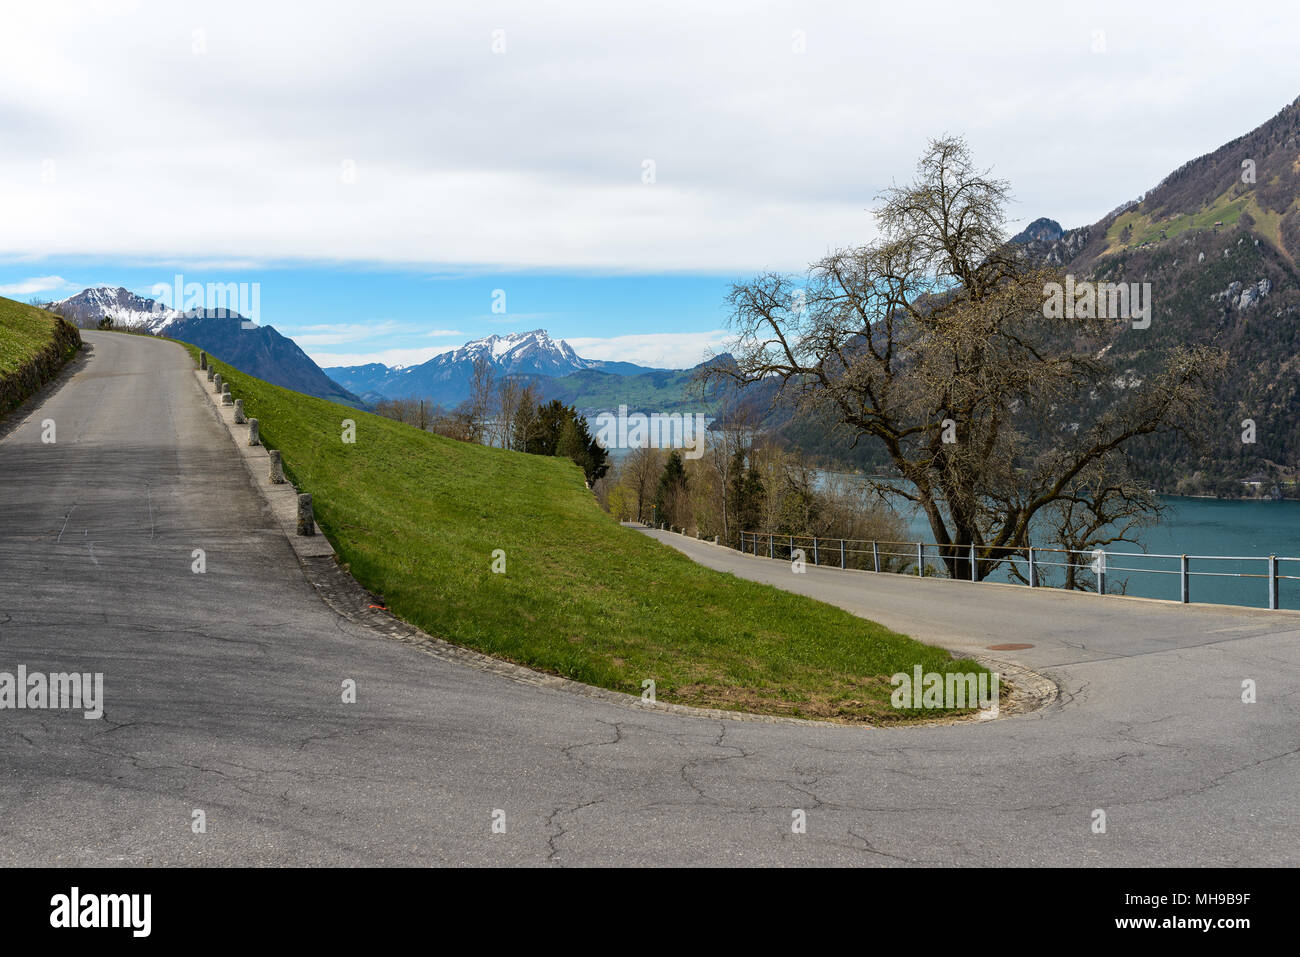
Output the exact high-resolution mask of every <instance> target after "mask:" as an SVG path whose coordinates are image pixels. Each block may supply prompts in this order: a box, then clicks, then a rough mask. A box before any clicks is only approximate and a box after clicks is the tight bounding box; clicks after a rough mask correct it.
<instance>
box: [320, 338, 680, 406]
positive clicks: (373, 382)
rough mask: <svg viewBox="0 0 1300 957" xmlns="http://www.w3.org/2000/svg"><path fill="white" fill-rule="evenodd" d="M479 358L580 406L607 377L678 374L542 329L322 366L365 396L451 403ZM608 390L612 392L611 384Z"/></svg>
mask: <svg viewBox="0 0 1300 957" xmlns="http://www.w3.org/2000/svg"><path fill="white" fill-rule="evenodd" d="M480 359H482V360H484V361H486V362H487V363H488V364H489V365H490V366H491V367H492V371H493V374H494V376H495V377H497V378H500V377H503V376H515V377H518V378H521V379H524V380H526V381H528V382H532V383H533V384H534V385H536V386H537V387H538V388H539V390H541V391H542V393H543V395H544V396H545V398H547V399H548V400H549V399H551V398H561V397H564V398H565V401H566V402H577V403H579V408H580V409H590V408H593V406H592V405H591V404H590V403H591V402H596V403H599V402H600V401H603V400H601V399H598V398H597V397H596V396H597V395H604V394H607V393H610V392H611V384H612V383H622V382H624V381H626V380H631V379H634V378H637V377H640V376H645V375H653V376H659V377H661V378H665V377H666V378H671V377H672V376H674V375H678V374H679V373H678V372H676V371H674V370H668V369H653V368H650V367H647V366H639V365H636V364H635V363H631V362H607V361H604V360H601V359H584V358H582V357H581V356H579V355H578V354H577V353H576V352H575V351H574V350H573V347H572V346H570V345H569V344H568V343H567V342H565V341H564V340H563V339H560V340H556V339H552V338H551V337H550V335H548V334H547V332H546V330H545V329H534V330H532V331H531V332H516V333H511V334H510V335H506V336H500V335H493V336H487V337H486V338H483V339H475V340H473V341H472V342H467V343H465V345H463V346H461V347H460V348H459V349H453V350H451V351H449V352H444V353H442V354H441V355H437V356H434V357H433V358H432V359H430V360H428V361H427V362H423V363H421V364H419V365H415V366H386V365H383V364H382V363H378V362H372V363H369V364H367V365H360V366H331V367H329V368H327V369H325V372H326V374H328V375H329V376H330V377H331V378H332V379H334V380H335V381H336V382H338V383H339V384H340V385H342V386H343V387H344V388H346V389H349V390H351V391H352V392H355V393H357V394H358V395H360V396H361V397H362V398H363V399H365V400H366V401H368V402H378V401H380V400H382V399H429V400H431V401H433V402H435V403H438V404H440V405H445V406H448V407H454V406H456V405H458V404H460V403H461V402H463V401H464V400H465V399H467V398H469V393H470V382H471V379H472V378H473V375H474V364H475V363H476V362H477V361H479V360H480ZM559 383H564V384H563V385H560V384H559ZM613 391H615V392H617V386H613ZM639 391H644V390H643V389H642V390H639ZM615 405H617V403H615Z"/></svg>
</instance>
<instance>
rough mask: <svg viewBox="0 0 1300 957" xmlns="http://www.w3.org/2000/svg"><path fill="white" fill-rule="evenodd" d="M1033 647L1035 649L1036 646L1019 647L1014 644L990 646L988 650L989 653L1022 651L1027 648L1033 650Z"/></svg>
mask: <svg viewBox="0 0 1300 957" xmlns="http://www.w3.org/2000/svg"><path fill="white" fill-rule="evenodd" d="M1032 647H1034V646H1033V645H1018V644H1015V643H1014V642H1013V643H1012V644H1009V645H989V646H988V650H989V651H1021V650H1023V649H1025V648H1032Z"/></svg>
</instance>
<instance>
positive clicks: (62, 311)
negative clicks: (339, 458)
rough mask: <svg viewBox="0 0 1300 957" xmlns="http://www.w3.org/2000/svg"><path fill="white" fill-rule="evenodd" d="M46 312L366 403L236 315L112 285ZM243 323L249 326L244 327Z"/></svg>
mask: <svg viewBox="0 0 1300 957" xmlns="http://www.w3.org/2000/svg"><path fill="white" fill-rule="evenodd" d="M46 308H47V309H49V310H50V311H51V312H55V313H57V314H59V315H61V316H63V317H64V318H65V319H67V320H68V321H70V322H74V323H76V324H78V325H83V326H94V325H95V324H96V323H98V322H99V320H100V319H103V318H105V317H108V318H111V319H112V320H113V322H114V324H115V325H118V326H120V327H124V328H133V329H138V330H140V331H142V332H148V333H150V334H152V335H165V336H168V337H169V338H172V339H180V340H181V341H182V342H189V343H192V344H193V345H196V346H198V347H199V348H200V349H204V350H206V351H207V352H209V353H211V354H212V355H214V356H216V357H217V358H218V359H220V360H222V361H223V362H228V363H230V364H231V365H232V366H234V367H235V368H237V369H239V370H240V371H241V372H246V373H248V374H249V375H251V376H256V377H257V378H259V379H264V380H266V381H267V382H270V383H272V384H274V385H278V386H281V387H283V388H285V389H293V390H294V391H295V392H302V393H304V394H306V395H313V396H317V397H318V398H322V399H329V400H330V401H332V402H342V403H344V404H345V405H351V406H356V407H361V406H363V405H364V403H363V402H362V401H361V399H360V398H359V397H357V396H356V395H354V394H352V393H351V392H349V391H348V390H347V389H345V388H343V387H341V386H340V385H339V384H338V383H336V382H334V381H333V380H332V379H330V377H329V376H327V375H326V374H325V373H324V372H322V371H321V368H320V366H318V365H316V363H314V362H312V360H311V358H310V357H308V355H307V353H305V352H303V351H302V349H300V348H298V344H297V343H296V342H294V341H293V340H292V339H289V338H286V337H285V336H282V335H280V333H278V332H276V331H275V329H274V327H272V326H261V325H252V324H251V323H248V321H247V320H246V319H244V318H243V317H242V316H239V315H237V314H234V313H230V312H227V311H217V310H191V311H189V312H180V311H179V310H176V309H169V308H166V307H164V306H163V305H162V304H161V303H159V302H157V301H156V300H154V299H148V298H145V297H144V296H137V295H136V294H135V293H133V292H130V291H129V290H127V289H123V288H121V287H118V288H113V287H110V286H95V287H92V288H90V289H83V290H82V291H81V292H79V293H77V294H76V295H75V296H69V297H68V298H67V299H61V300H59V301H58V302H53V303H50V304H49V305H48V306H46ZM245 325H248V326H250V328H244V327H245Z"/></svg>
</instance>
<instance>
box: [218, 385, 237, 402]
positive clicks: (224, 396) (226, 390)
mask: <svg viewBox="0 0 1300 957" xmlns="http://www.w3.org/2000/svg"><path fill="white" fill-rule="evenodd" d="M221 404H222V405H234V404H235V397H234V396H233V395H231V394H230V383H229V382H223V383H221Z"/></svg>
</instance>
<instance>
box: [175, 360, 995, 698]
mask: <svg viewBox="0 0 1300 957" xmlns="http://www.w3.org/2000/svg"><path fill="white" fill-rule="evenodd" d="M186 348H188V349H189V350H190V352H191V354H193V355H194V356H195V358H196V359H197V355H198V350H197V349H196V348H195V347H193V346H189V345H188V344H186ZM213 361H214V363H215V365H216V368H217V371H219V372H220V373H221V374H222V376H223V377H224V378H225V379H226V381H228V382H229V383H230V387H231V392H232V393H233V394H234V395H235V396H236V397H237V398H241V399H243V400H244V408H245V411H246V412H247V414H248V415H249V416H254V417H256V418H257V419H258V424H259V426H260V429H261V435H262V439H263V441H264V442H265V444H266V445H267V446H269V447H270V448H275V449H279V450H280V451H281V453H282V454H283V458H284V464H285V469H286V472H287V473H288V474H289V477H290V478H291V480H292V481H293V482H294V483H295V484H296V485H297V486H298V487H299V488H300V489H301V490H302V491H307V492H311V493H312V495H313V497H314V502H315V507H316V518H317V521H318V523H319V524H320V527H321V529H322V531H323V532H324V533H325V534H326V535H327V536H328V537H329V540H330V542H331V543H332V544H333V546H334V548H335V550H336V551H337V552H338V554H339V556H340V559H341V560H342V561H343V562H345V563H346V565H347V566H348V570H349V571H350V572H351V573H352V575H353V576H355V577H356V579H357V580H358V581H359V582H360V583H361V584H362V585H364V586H365V587H366V588H368V589H370V590H371V591H373V592H376V593H378V594H380V595H382V596H383V598H384V601H385V604H386V605H387V606H388V608H389V609H390V610H391V611H392V612H393V613H394V614H396V615H398V616H400V617H401V618H403V619H405V620H406V621H409V622H411V623H412V624H415V625H417V626H418V627H420V628H422V629H423V630H425V631H426V632H428V633H430V634H433V635H437V636H439V637H442V638H445V639H447V640H448V641H452V642H455V643H457V644H460V645H464V646H466V647H469V648H474V649H476V650H478V651H481V652H484V653H486V654H490V655H495V656H497V657H500V658H504V659H507V660H510V661H514V662H517V663H519V664H523V665H527V666H529V667H531V668H535V669H538V670H541V671H547V672H550V673H553V674H558V675H563V676H564V677H567V678H572V679H574V680H577V681H582V682H586V683H588V684H592V685H598V686H600V687H603V688H611V689H614V690H617V691H624V692H628V693H630V694H638V695H639V694H641V692H642V688H643V685H642V682H643V681H644V680H646V679H651V680H653V681H654V682H655V685H656V695H657V698H658V699H659V700H661V701H672V702H678V703H681V704H689V705H695V706H699V707H711V708H727V709H734V710H743V711H753V712H758V713H763V714H776V715H787V716H792V717H810V718H821V719H832V720H839V721H849V722H863V721H866V722H871V723H888V722H899V721H911V720H916V719H917V718H918V717H920V718H933V717H935V716H936V712H934V711H925V712H919V713H918V712H917V711H913V710H905V709H895V708H894V707H892V705H891V703H890V693H891V692H892V690H893V688H892V686H891V685H890V682H889V676H890V675H892V674H894V673H896V672H900V671H901V672H907V673H908V674H911V673H912V670H913V668H914V666H916V665H921V666H922V669H923V670H924V671H927V672H929V671H935V672H941V673H947V672H962V673H969V672H975V673H979V672H983V671H985V670H986V669H984V668H983V667H981V666H980V665H978V664H976V663H975V662H973V661H968V660H954V659H953V657H952V656H951V655H950V654H949V653H948V652H946V651H944V650H942V649H939V648H934V647H931V646H928V645H924V644H921V643H920V642H917V641H914V640H912V639H911V638H908V637H907V636H905V635H900V634H897V633H895V632H892V631H890V630H888V629H886V628H884V627H882V626H881V625H878V624H876V623H874V622H870V621H865V620H863V619H861V618H857V617H855V616H853V615H850V614H849V613H848V612H845V611H842V610H841V609H838V608H835V607H833V606H831V605H827V604H824V603H822V602H818V601H814V600H812V599H810V598H805V597H803V596H800V595H794V594H790V593H788V592H784V591H781V590H779V589H777V588H772V587H770V586H768V585H762V584H758V583H756V582H750V581H746V580H744V579H739V578H736V577H735V576H733V575H729V574H725V573H722V572H716V571H712V570H710V569H707V568H704V567H702V566H700V565H697V564H696V563H695V562H693V561H691V560H690V559H689V558H687V557H685V556H684V555H682V554H680V553H678V552H677V551H675V550H673V549H671V548H669V547H667V546H665V545H662V544H660V543H658V542H656V541H654V540H653V539H650V538H648V537H646V536H644V535H642V534H640V533H639V532H636V531H633V530H631V529H626V528H623V527H621V526H619V525H618V524H617V523H616V522H615V521H614V520H613V519H612V518H611V517H610V516H608V515H607V514H606V513H605V512H603V511H602V510H601V509H600V507H599V506H598V505H597V504H596V501H595V499H594V497H593V496H592V494H591V492H590V491H588V490H587V488H586V486H585V485H584V484H583V480H582V475H581V472H580V471H579V469H578V468H577V467H576V466H575V465H573V464H572V463H571V462H570V461H569V460H568V459H561V458H547V457H542V456H535V455H525V454H523V453H519V452H507V451H503V450H501V449H490V448H484V447H482V446H478V445H470V444H466V443H462V442H456V441H453V440H450V439H445V438H442V437H441V436H437V435H433V434H431V433H426V432H421V431H419V430H417V429H415V428H412V427H410V426H406V425H402V424H400V423H398V422H394V421H392V420H389V419H385V418H382V417H380V416H376V415H371V414H368V413H365V412H358V411H356V410H355V409H351V408H348V407H345V406H341V405H337V404H335V403H332V402H327V401H325V400H323V399H315V398H311V397H309V396H305V395H301V394H300V393H297V392H290V391H288V390H286V389H281V388H279V387H277V386H273V385H270V384H269V383H266V382H263V381H261V380H259V379H254V378H252V377H251V376H247V375H244V374H243V373H241V372H239V371H238V370H237V369H234V368H232V367H230V366H229V365H227V364H225V363H222V362H220V361H216V360H213ZM345 420H352V421H353V422H355V442H354V443H350V444H349V443H345V442H344V441H343V439H342V437H343V430H344V421H345ZM497 550H500V553H499V554H501V555H503V557H504V561H505V573H504V574H497V573H494V572H493V571H492V565H493V561H494V553H497ZM956 713H960V712H955V711H954V712H944V714H945V715H950V714H956Z"/></svg>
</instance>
